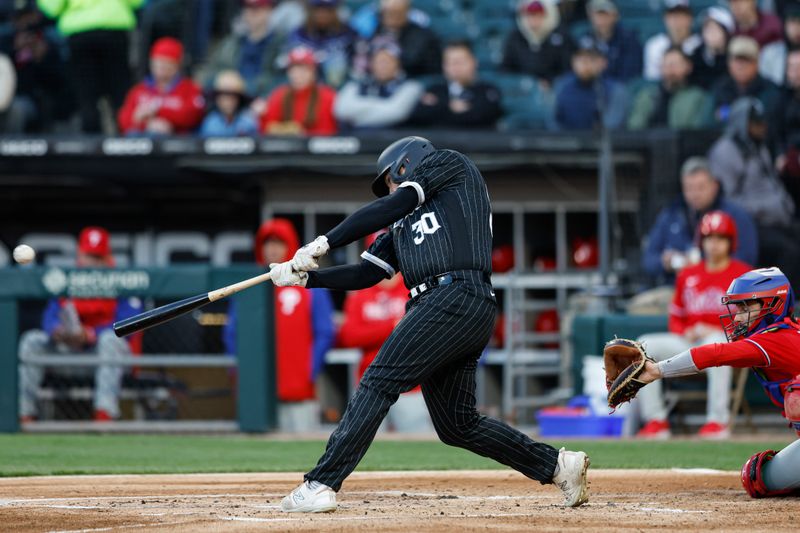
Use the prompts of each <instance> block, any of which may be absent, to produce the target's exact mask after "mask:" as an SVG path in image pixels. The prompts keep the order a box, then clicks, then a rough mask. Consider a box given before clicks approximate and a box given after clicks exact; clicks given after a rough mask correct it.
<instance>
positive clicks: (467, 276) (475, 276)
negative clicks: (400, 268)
mask: <svg viewBox="0 0 800 533" xmlns="http://www.w3.org/2000/svg"><path fill="white" fill-rule="evenodd" d="M454 281H472V282H474V283H480V282H484V283H491V282H492V279H491V277H490V276H489V274H488V273H486V272H483V271H482V270H453V271H452V272H445V273H444V274H437V275H436V276H431V277H430V278H427V279H425V281H423V282H422V283H420V284H419V285H416V286H414V287H411V290H410V291H409V293H408V297H409V298H411V299H414V298H416V297H417V296H419V295H420V294H422V293H423V292H426V291H429V290H431V289H434V288H436V287H439V286H442V285H450V284H451V283H453V282H454Z"/></svg>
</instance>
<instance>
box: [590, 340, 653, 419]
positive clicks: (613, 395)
mask: <svg viewBox="0 0 800 533" xmlns="http://www.w3.org/2000/svg"><path fill="white" fill-rule="evenodd" d="M647 361H650V362H652V363H655V359H653V358H652V357H649V356H648V355H647V353H646V352H645V351H644V347H643V346H642V344H641V343H639V342H636V341H632V340H628V339H612V340H610V341H608V342H607V343H606V346H605V348H603V362H604V363H605V368H606V388H607V389H608V406H609V407H611V408H612V409H616V408H617V407H618V406H619V405H620V404H622V403H625V402H629V401H631V400H632V399H633V398H635V397H636V393H638V392H639V389H641V388H642V387H644V386H645V385H646V383H643V382H641V381H639V380H638V379H636V378H638V377H639V376H640V375H641V373H642V372H644V366H645V363H646V362H647Z"/></svg>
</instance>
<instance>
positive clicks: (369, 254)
mask: <svg viewBox="0 0 800 533" xmlns="http://www.w3.org/2000/svg"><path fill="white" fill-rule="evenodd" d="M400 187H412V188H413V189H414V190H415V191H416V193H417V196H418V198H419V205H418V207H417V209H416V210H414V212H412V213H410V214H409V215H407V216H405V217H404V218H402V219H401V220H398V221H397V222H396V223H395V224H394V225H393V226H392V231H391V232H390V233H387V234H384V235H382V236H381V237H379V238H378V240H376V241H375V243H373V245H372V246H371V247H370V248H369V250H367V251H366V252H364V254H362V257H363V258H364V259H366V260H368V261H371V262H373V263H375V264H376V265H378V266H380V267H381V268H383V269H384V270H385V271H386V273H387V274H388V275H389V276H391V275H393V274H394V273H395V272H396V271H400V272H402V273H403V276H404V278H405V283H406V286H407V287H409V288H410V287H413V286H415V285H418V284H420V283H422V282H423V281H424V280H425V279H427V278H430V277H432V276H435V275H437V274H441V273H443V272H449V271H453V270H480V271H483V272H486V273H491V265H492V227H491V224H492V222H491V220H492V218H491V217H492V208H491V204H490V201H489V193H488V191H487V189H486V182H485V181H484V179H483V176H481V173H480V171H478V169H477V167H475V164H474V163H472V161H470V160H469V159H467V158H466V157H465V156H464V155H462V154H460V153H458V152H456V151H453V150H437V151H435V152H433V153H432V154H430V155H429V156H427V157H426V158H425V159H424V160H423V161H422V163H421V164H420V165H419V167H417V169H416V170H415V171H414V173H413V174H412V175H411V176H410V177H409V179H408V180H407V181H404V182H403V183H401V184H400Z"/></svg>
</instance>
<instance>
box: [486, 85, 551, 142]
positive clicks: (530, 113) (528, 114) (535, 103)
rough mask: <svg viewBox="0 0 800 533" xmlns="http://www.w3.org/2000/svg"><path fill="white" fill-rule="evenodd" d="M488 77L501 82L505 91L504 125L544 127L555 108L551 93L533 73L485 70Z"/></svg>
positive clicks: (502, 101)
mask: <svg viewBox="0 0 800 533" xmlns="http://www.w3.org/2000/svg"><path fill="white" fill-rule="evenodd" d="M482 77H483V78H484V79H487V80H490V81H491V82H492V83H494V84H495V85H497V87H498V88H499V89H500V92H501V94H502V96H501V103H502V107H503V112H504V115H505V116H504V118H503V120H501V122H500V127H501V129H507V130H516V129H543V128H544V127H545V125H546V124H547V120H548V117H549V114H550V112H551V108H552V102H551V97H550V93H549V92H548V93H543V92H542V91H541V90H540V89H539V83H538V82H537V80H536V78H534V77H533V76H527V75H524V74H508V73H485V74H482Z"/></svg>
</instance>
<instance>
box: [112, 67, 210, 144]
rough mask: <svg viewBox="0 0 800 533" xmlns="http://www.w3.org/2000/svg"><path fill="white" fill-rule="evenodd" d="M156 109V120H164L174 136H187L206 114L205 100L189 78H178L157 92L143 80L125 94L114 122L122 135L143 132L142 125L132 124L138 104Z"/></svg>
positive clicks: (143, 127)
mask: <svg viewBox="0 0 800 533" xmlns="http://www.w3.org/2000/svg"><path fill="white" fill-rule="evenodd" d="M151 102H152V103H153V105H156V106H158V111H156V114H155V116H156V117H160V118H163V119H165V120H167V121H168V122H169V123H170V124H172V127H173V128H174V132H175V133H187V132H190V131H192V130H194V129H195V128H197V126H199V125H200V121H201V120H203V114H204V111H205V105H206V104H205V99H204V98H203V93H202V91H201V90H200V87H198V86H197V84H195V83H194V82H193V81H192V80H190V79H188V78H183V77H179V78H177V79H176V80H175V82H174V83H173V84H172V85H171V86H170V87H169V88H168V89H167V90H166V91H165V92H163V93H162V92H160V91H159V90H158V88H157V87H156V86H155V84H154V83H153V82H152V80H149V79H148V80H145V81H143V82H141V83H138V84H137V85H135V86H134V87H133V88H132V89H131V90H130V91H128V94H127V96H126V97H125V103H123V104H122V108H120V110H119V114H118V116H117V121H118V122H119V129H120V132H121V133H123V134H127V133H136V132H141V131H144V129H145V126H146V124H145V123H144V122H134V120H133V115H134V112H135V111H136V108H137V107H138V106H139V105H141V104H145V105H147V104H149V103H151Z"/></svg>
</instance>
